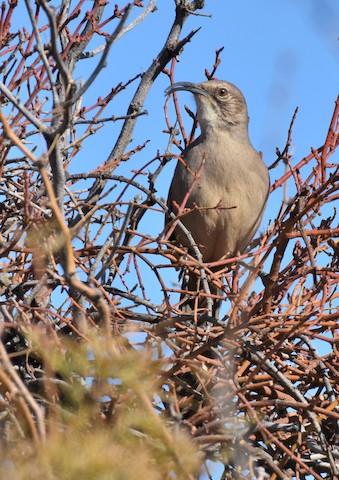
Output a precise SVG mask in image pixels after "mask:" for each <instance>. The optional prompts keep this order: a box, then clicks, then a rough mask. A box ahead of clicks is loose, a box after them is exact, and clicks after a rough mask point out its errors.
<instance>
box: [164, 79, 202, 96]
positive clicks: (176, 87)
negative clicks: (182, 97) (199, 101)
mask: <svg viewBox="0 0 339 480" xmlns="http://www.w3.org/2000/svg"><path fill="white" fill-rule="evenodd" d="M180 90H186V91H188V92H192V93H194V94H197V95H205V96H207V95H208V93H207V92H206V90H204V89H203V88H201V87H199V85H197V84H196V83H192V82H177V83H173V85H170V86H169V87H167V88H166V90H165V95H171V93H174V92H178V91H180Z"/></svg>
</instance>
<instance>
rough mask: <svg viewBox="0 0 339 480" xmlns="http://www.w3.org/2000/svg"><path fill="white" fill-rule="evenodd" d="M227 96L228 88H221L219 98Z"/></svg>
mask: <svg viewBox="0 0 339 480" xmlns="http://www.w3.org/2000/svg"><path fill="white" fill-rule="evenodd" d="M227 94H228V90H227V88H220V89H219V91H218V95H219V97H226V95H227Z"/></svg>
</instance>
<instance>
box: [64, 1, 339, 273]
mask: <svg viewBox="0 0 339 480" xmlns="http://www.w3.org/2000/svg"><path fill="white" fill-rule="evenodd" d="M145 4H146V2H145ZM157 7H158V9H157V11H156V12H154V13H152V14H150V15H149V16H148V17H147V18H146V19H145V20H144V21H143V23H141V24H140V25H138V26H137V27H136V28H135V29H134V30H132V31H131V32H129V33H128V34H126V35H125V36H124V37H123V38H121V39H120V40H119V42H118V43H117V44H115V45H114V46H113V48H112V51H111V54H110V59H109V62H108V66H107V68H106V69H105V70H103V71H102V72H101V75H100V78H99V79H98V80H97V82H96V84H95V88H94V91H92V95H93V98H95V97H96V96H98V95H99V94H102V95H103V94H104V93H105V92H107V91H108V90H109V89H110V88H111V86H113V85H116V84H118V83H119V82H120V81H126V80H128V78H130V77H132V76H134V75H135V74H137V73H139V72H141V71H143V70H146V69H147V68H148V66H149V65H150V62H151V61H152V59H153V58H154V57H155V56H156V55H157V53H158V50H159V46H160V45H162V44H163V42H164V41H165V39H166V36H167V34H168V29H169V25H170V24H171V22H172V20H173V17H174V2H172V1H171V0H158V2H157ZM204 13H209V14H211V17H201V16H191V17H190V18H189V19H188V21H187V22H186V24H185V27H184V31H183V36H184V35H186V34H188V33H189V32H190V31H191V30H192V29H194V28H197V27H202V28H201V30H200V31H199V32H198V33H197V34H196V35H195V37H194V38H193V39H192V41H191V42H190V43H188V44H187V45H186V46H185V49H184V52H183V54H182V55H181V56H180V61H179V63H178V64H177V68H176V81H182V80H184V81H196V82H200V81H203V80H204V79H205V77H204V70H205V68H208V69H211V68H212V65H213V62H214V57H215V50H217V49H219V48H220V47H225V48H224V51H223V52H222V54H221V59H222V63H221V65H220V67H219V69H218V71H217V77H218V78H222V79H225V80H229V81H231V82H233V83H235V84H236V85H237V86H238V87H239V88H240V89H241V90H242V91H243V93H244V95H245V97H246V99H247V103H248V109H249V114H250V137H251V141H252V143H253V145H254V146H255V148H257V149H258V150H260V151H262V152H263V158H264V161H265V162H266V163H267V165H270V164H272V162H273V161H274V160H275V159H276V153H275V149H276V147H278V148H280V149H283V147H284V146H285V142H286V138H287V130H288V127H289V124H290V121H291V118H292V115H293V112H294V110H295V108H296V107H297V106H298V107H299V113H298V116H297V119H296V122H295V126H294V130H293V142H292V147H293V152H294V158H293V159H292V164H294V163H297V162H298V161H299V160H300V159H301V158H303V157H304V156H306V155H307V154H308V153H309V152H310V148H311V147H315V148H317V147H318V146H320V145H322V144H323V142H324V139H325V137H326V133H327V128H328V125H329V122H330V118H331V115H332V112H333V108H334V102H335V100H336V97H337V94H338V86H339V55H338V54H339V42H338V34H339V31H338V28H337V25H339V2H337V1H335V0H329V1H326V0H322V1H321V2H319V1H317V0H299V1H297V2H296V1H294V0H283V1H282V0H280V1H278V0H275V1H272V0H260V1H259V2H253V1H251V0H238V1H236V2H235V1H234V2H230V1H226V0H225V1H220V0H210V1H208V0H207V1H206V7H205V9H204ZM137 14H139V11H138V9H135V12H133V15H137ZM133 15H132V17H131V18H133ZM87 68H88V65H87ZM82 73H84V75H86V72H82ZM168 82H169V81H168V78H167V77H166V76H165V75H160V76H159V77H158V79H157V80H156V82H155V84H154V86H153V88H152V90H151V92H150V93H149V96H148V97H147V100H146V103H145V108H146V109H147V110H148V112H149V114H148V116H143V117H141V118H140V119H139V121H138V123H137V126H136V129H135V132H134V136H133V141H132V143H131V148H132V147H133V146H136V145H138V144H141V143H143V142H144V141H145V140H146V139H148V140H150V142H149V143H148V145H147V148H145V149H144V150H143V151H142V152H141V153H139V154H137V155H135V156H134V157H132V159H131V161H130V162H127V163H125V164H123V165H122V166H121V168H120V169H119V173H122V174H125V175H126V176H128V175H130V172H131V170H132V169H136V168H140V167H141V166H143V165H145V164H146V163H147V162H148V161H149V160H150V159H151V158H153V157H154V156H155V155H156V152H157V149H160V151H161V152H164V150H165V148H166V146H167V141H168V136H167V135H166V134H164V133H163V130H164V129H165V128H166V124H165V120H164V111H163V106H164V101H165V98H164V93H163V92H164V90H165V88H166V87H167V86H168ZM135 86H136V85H135ZM135 86H134V85H133V84H132V85H131V88H130V89H129V90H127V91H126V92H124V93H123V94H122V95H119V96H118V97H117V100H116V101H115V102H113V103H112V105H111V107H110V109H111V113H113V114H114V115H124V114H125V113H126V109H127V106H128V100H129V99H130V98H131V97H132V94H133V93H134V88H135ZM179 100H180V102H181V105H184V104H187V105H189V106H190V107H191V108H192V109H194V102H193V96H192V95H190V94H189V93H186V92H181V93H180V95H179ZM170 116H171V120H172V121H173V122H174V112H173V110H171V109H170ZM184 119H185V123H186V125H187V126H190V125H191V121H190V119H189V118H188V117H184ZM120 126H121V125H120V124H118V123H115V124H113V125H111V126H110V127H109V128H108V129H107V128H105V130H103V131H102V132H101V133H100V134H99V135H97V136H95V137H93V139H89V140H88V142H89V144H91V143H92V145H93V148H92V150H91V149H89V150H87V149H86V157H84V159H85V161H86V162H87V163H88V169H87V167H86V169H87V170H91V169H92V168H95V166H96V165H97V164H98V158H100V161H102V160H104V159H105V158H106V156H107V155H108V154H109V153H110V151H111V149H112V146H113V145H114V140H115V138H116V135H117V134H118V133H119V130H120ZM89 146H90V145H89ZM89 151H93V152H94V153H95V154H94V155H93V156H92V155H88V153H89ZM173 152H175V153H178V152H177V151H176V150H175V149H173ZM174 166H175V160H172V161H171V162H170V163H169V164H168V165H167V166H166V168H165V169H164V171H163V173H162V174H161V176H160V177H159V179H158V183H157V193H158V195H159V196H160V197H166V196H167V191H168V188H169V185H170V180H171V176H172V173H173V169H174ZM78 167H79V170H80V171H81V170H83V168H84V164H83V163H82V162H81V164H78V165H77V162H76V163H75V164H74V165H73V169H74V170H77V169H78ZM282 168H283V167H279V168H278V169H276V170H274V171H271V181H272V183H273V181H274V180H275V179H276V178H279V177H280V176H281V174H282V171H283V170H282ZM141 180H142V178H141ZM146 180H147V179H146ZM293 194H294V187H293V180H290V181H289V195H293ZM282 195H283V192H282V189H279V190H278V191H277V192H275V193H274V194H273V195H271V197H270V199H269V203H268V207H267V210H266V213H265V216H264V218H263V222H262V227H261V229H262V230H263V229H265V226H266V225H267V224H268V222H269V220H270V219H273V218H274V217H275V215H276V212H277V211H278V209H279V207H280V204H281V201H282ZM145 222H146V224H144V225H143V226H142V227H143V231H145V232H147V233H150V234H154V235H157V234H158V233H159V231H161V228H162V225H163V218H162V217H161V218H160V216H158V217H156V218H155V219H154V221H151V222H150V221H149V217H147V218H146V219H145ZM175 277H176V272H173V280H174V279H175Z"/></svg>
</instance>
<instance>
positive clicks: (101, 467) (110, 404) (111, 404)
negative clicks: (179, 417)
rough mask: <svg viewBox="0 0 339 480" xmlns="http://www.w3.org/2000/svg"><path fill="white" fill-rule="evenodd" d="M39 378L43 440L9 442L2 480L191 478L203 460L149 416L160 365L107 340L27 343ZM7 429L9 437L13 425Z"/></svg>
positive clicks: (41, 338)
mask: <svg viewBox="0 0 339 480" xmlns="http://www.w3.org/2000/svg"><path fill="white" fill-rule="evenodd" d="M31 343H32V345H33V347H32V351H33V352H34V355H35V356H37V357H39V356H40V357H41V361H42V364H43V366H44V371H45V380H44V382H43V384H44V387H43V388H42V389H41V391H40V393H39V396H40V402H42V403H43V404H44V405H45V408H46V417H47V425H48V431H47V438H46V441H45V442H42V443H38V444H37V445H36V446H34V445H33V442H32V440H31V438H29V436H28V435H25V438H20V436H18V435H16V438H15V435H14V434H13V432H12V441H11V442H9V443H8V444H7V447H6V451H4V452H2V461H1V467H0V477H1V478H6V479H8V480H21V479H22V480H23V479H25V480H29V479H33V478H34V479H35V480H40V479H41V480H42V479H43V480H54V479H63V480H68V479H69V480H73V479H98V480H105V479H107V480H111V479H132V478H133V479H134V478H140V479H143V478H147V479H149V480H153V479H154V480H158V479H159V480H162V479H166V478H171V479H174V478H175V479H186V478H194V476H195V474H196V473H197V471H198V468H199V464H200V461H201V459H200V458H199V455H198V451H197V448H196V446H195V445H194V443H193V442H192V440H191V439H190V438H189V437H188V435H186V434H185V433H184V432H183V431H179V430H178V429H176V428H174V429H173V428H172V426H171V425H170V424H169V422H168V421H167V420H166V419H165V418H164V417H163V416H162V415H161V413H157V412H156V410H155V409H154V406H153V402H154V400H155V397H156V396H158V394H159V381H158V379H159V373H160V369H159V363H158V362H157V361H154V360H152V355H151V352H149V351H136V350H133V349H131V347H129V348H127V347H126V346H125V345H121V344H120V345H119V344H117V342H116V341H115V340H113V339H109V340H107V339H103V338H101V337H100V336H99V335H96V336H93V337H92V338H90V339H89V341H88V342H87V343H86V342H79V341H77V340H70V339H69V338H67V339H64V341H62V342H59V341H58V342H55V340H54V338H48V337H46V335H41V333H37V332H33V334H32V336H31ZM10 428H11V429H12V430H14V429H15V424H11V426H10Z"/></svg>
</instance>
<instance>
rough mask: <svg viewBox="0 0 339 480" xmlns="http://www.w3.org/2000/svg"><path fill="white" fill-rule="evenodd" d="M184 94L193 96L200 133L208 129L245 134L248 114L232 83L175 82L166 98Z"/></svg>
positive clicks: (238, 92)
mask: <svg viewBox="0 0 339 480" xmlns="http://www.w3.org/2000/svg"><path fill="white" fill-rule="evenodd" d="M180 90H186V91H189V92H192V93H193V94H194V97H195V101H196V104H197V110H198V111H197V115H198V120H199V123H200V127H201V130H202V132H204V131H206V130H207V129H209V128H212V129H215V128H222V129H228V130H230V129H232V128H234V127H237V126H238V128H239V127H240V129H241V130H243V129H245V130H246V131H247V126H248V113H247V105H246V100H245V98H244V96H243V94H242V93H241V91H240V90H239V88H237V87H236V86H235V85H233V83H230V82H226V81H224V80H210V81H208V82H202V83H192V82H178V83H174V84H173V85H170V86H169V87H168V88H167V89H166V90H165V95H170V94H171V93H174V92H178V91H180Z"/></svg>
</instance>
